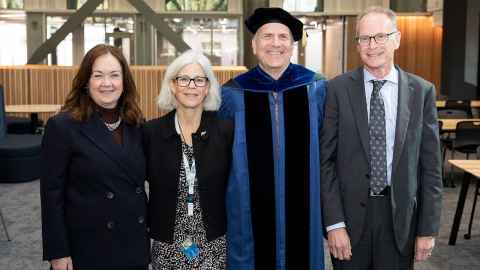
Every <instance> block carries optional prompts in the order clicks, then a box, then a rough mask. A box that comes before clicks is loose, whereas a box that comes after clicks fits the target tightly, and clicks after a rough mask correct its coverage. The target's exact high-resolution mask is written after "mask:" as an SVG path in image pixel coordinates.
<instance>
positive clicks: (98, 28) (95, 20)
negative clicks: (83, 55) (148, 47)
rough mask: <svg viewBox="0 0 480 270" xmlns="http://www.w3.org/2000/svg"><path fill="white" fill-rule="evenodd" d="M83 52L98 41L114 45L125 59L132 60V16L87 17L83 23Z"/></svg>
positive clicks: (98, 42)
mask: <svg viewBox="0 0 480 270" xmlns="http://www.w3.org/2000/svg"><path fill="white" fill-rule="evenodd" d="M84 33H85V34H84V40H85V43H84V44H85V52H87V51H88V50H90V49H91V48H93V47H94V46H95V45H97V44H100V43H106V44H110V45H114V46H116V47H119V48H121V49H122V52H123V55H124V56H125V58H126V59H127V61H128V62H129V63H130V62H133V59H132V57H133V53H131V52H132V50H133V35H134V34H133V33H134V21H133V18H132V17H89V18H87V19H86V20H85V23H84Z"/></svg>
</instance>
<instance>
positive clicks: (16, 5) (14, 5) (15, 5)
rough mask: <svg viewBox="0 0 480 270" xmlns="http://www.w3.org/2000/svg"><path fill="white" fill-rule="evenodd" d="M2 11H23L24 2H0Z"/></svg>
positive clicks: (0, 0) (16, 0)
mask: <svg viewBox="0 0 480 270" xmlns="http://www.w3.org/2000/svg"><path fill="white" fill-rule="evenodd" d="M0 9H23V0H0Z"/></svg>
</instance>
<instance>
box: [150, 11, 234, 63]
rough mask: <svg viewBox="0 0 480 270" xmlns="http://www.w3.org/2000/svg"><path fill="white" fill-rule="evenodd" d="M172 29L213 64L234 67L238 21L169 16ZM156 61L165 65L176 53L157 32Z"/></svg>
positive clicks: (167, 20)
mask: <svg viewBox="0 0 480 270" xmlns="http://www.w3.org/2000/svg"><path fill="white" fill-rule="evenodd" d="M165 21H166V22H168V24H169V26H170V27H171V28H172V29H173V31H175V32H177V33H178V34H179V36H181V37H182V39H183V40H184V41H185V42H186V43H187V44H188V45H189V46H190V47H191V48H192V49H195V50H200V51H202V52H203V53H204V54H205V55H207V56H208V57H209V58H210V61H211V62H212V64H213V65H222V66H235V65H238V60H239V59H238V58H239V36H238V29H239V20H238V19H232V18H172V19H170V18H168V19H165ZM157 40H158V46H157V50H158V54H157V64H160V65H167V64H169V63H170V62H171V61H172V60H173V59H175V57H176V56H177V55H178V54H179V53H178V52H177V51H176V49H175V47H174V46H173V45H172V44H171V43H170V42H168V41H167V40H166V39H165V38H162V36H161V34H160V33H159V34H158V38H157Z"/></svg>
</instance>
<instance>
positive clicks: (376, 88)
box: [370, 80, 387, 97]
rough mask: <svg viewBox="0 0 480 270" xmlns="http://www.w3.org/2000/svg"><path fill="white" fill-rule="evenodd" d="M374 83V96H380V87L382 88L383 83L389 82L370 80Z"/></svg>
mask: <svg viewBox="0 0 480 270" xmlns="http://www.w3.org/2000/svg"><path fill="white" fill-rule="evenodd" d="M370 81H371V82H372V84H373V96H374V97H376V96H378V93H380V89H382V87H383V85H384V84H385V83H386V82H387V80H370Z"/></svg>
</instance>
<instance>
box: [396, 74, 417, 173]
mask: <svg viewBox="0 0 480 270" xmlns="http://www.w3.org/2000/svg"><path fill="white" fill-rule="evenodd" d="M395 68H396V69H397V70H398V103H397V104H398V105H397V123H396V127H395V143H394V147H393V165H392V171H395V168H396V167H397V165H398V161H399V159H400V156H401V153H402V151H403V147H404V144H405V137H406V134H407V128H408V122H409V121H410V103H411V100H410V97H411V94H412V93H411V92H412V91H413V89H412V87H411V86H410V84H409V81H408V75H407V73H406V72H404V71H403V70H401V69H400V68H399V67H398V66H395ZM392 175H393V174H392Z"/></svg>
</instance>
